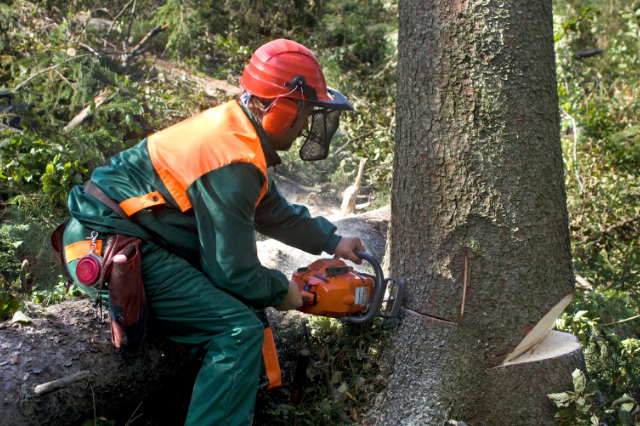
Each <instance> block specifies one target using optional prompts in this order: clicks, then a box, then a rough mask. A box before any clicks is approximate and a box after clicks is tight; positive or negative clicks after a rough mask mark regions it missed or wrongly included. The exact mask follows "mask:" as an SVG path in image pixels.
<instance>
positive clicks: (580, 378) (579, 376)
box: [571, 368, 587, 393]
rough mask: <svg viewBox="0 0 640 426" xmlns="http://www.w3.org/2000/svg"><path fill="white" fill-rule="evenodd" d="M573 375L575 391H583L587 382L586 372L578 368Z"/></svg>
mask: <svg viewBox="0 0 640 426" xmlns="http://www.w3.org/2000/svg"><path fill="white" fill-rule="evenodd" d="M571 376H572V377H573V388H574V390H575V392H576V393H582V391H583V390H584V388H585V386H586V384H587V379H586V378H585V377H584V373H583V372H582V371H581V370H579V369H577V368H576V370H575V371H574V372H573V373H572V374H571Z"/></svg>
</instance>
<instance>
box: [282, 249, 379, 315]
mask: <svg viewBox="0 0 640 426" xmlns="http://www.w3.org/2000/svg"><path fill="white" fill-rule="evenodd" d="M291 279H292V280H293V281H294V282H295V283H296V284H298V288H299V289H300V294H301V295H302V301H303V302H304V305H303V306H302V307H301V308H298V311H300V312H304V313H305V314H312V315H321V316H325V317H333V318H339V317H342V316H345V315H349V314H355V313H358V312H362V311H364V310H365V309H366V308H367V306H369V301H370V299H371V295H372V294H373V280H372V279H371V278H369V277H367V276H363V275H360V274H357V273H355V272H354V271H353V268H351V267H350V266H348V265H347V264H346V263H344V262H343V261H342V260H338V259H318V260H316V261H315V262H313V263H312V264H311V265H309V266H308V267H305V268H300V269H298V270H297V271H296V272H294V273H293V277H292V278H291Z"/></svg>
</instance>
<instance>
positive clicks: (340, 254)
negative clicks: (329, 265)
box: [334, 237, 365, 265]
mask: <svg viewBox="0 0 640 426" xmlns="http://www.w3.org/2000/svg"><path fill="white" fill-rule="evenodd" d="M354 250H360V251H365V249H364V246H363V245H362V241H360V238H358V237H342V238H341V239H340V241H338V245H337V246H336V249H335V251H334V254H335V256H334V258H336V259H338V258H341V259H347V260H350V261H352V262H353V263H355V264H356V265H360V264H361V263H362V259H360V258H359V257H358V256H356V254H355V253H354V252H353V251H354Z"/></svg>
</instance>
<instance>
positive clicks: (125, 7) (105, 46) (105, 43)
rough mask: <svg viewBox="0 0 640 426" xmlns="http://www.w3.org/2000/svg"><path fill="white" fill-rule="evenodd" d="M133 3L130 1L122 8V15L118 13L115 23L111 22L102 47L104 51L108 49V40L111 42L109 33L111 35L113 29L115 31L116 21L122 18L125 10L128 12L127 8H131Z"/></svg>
mask: <svg viewBox="0 0 640 426" xmlns="http://www.w3.org/2000/svg"><path fill="white" fill-rule="evenodd" d="M131 3H133V0H129V3H127V4H125V5H124V7H123V8H122V10H121V11H120V13H118V14H117V15H116V17H115V18H113V21H112V22H111V25H110V26H109V29H108V30H107V35H105V36H104V45H103V46H102V47H103V49H106V48H107V40H109V33H111V29H113V26H114V25H115V23H116V21H117V20H118V18H119V17H120V16H122V14H123V13H124V11H125V10H127V8H128V7H129V5H130V4H131Z"/></svg>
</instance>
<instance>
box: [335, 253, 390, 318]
mask: <svg viewBox="0 0 640 426" xmlns="http://www.w3.org/2000/svg"><path fill="white" fill-rule="evenodd" d="M353 252H354V253H355V254H356V256H358V257H359V258H360V259H362V260H366V261H367V262H369V263H370V264H371V266H372V267H373V271H374V272H375V277H373V278H374V279H373V295H372V296H371V300H370V301H369V309H368V310H367V313H366V314H364V315H354V316H347V317H344V319H345V321H347V322H350V323H352V324H364V323H365V322H369V321H371V320H372V319H373V317H375V316H376V314H377V313H378V310H379V309H380V305H381V304H382V298H383V296H384V286H383V282H384V274H383V272H382V267H381V266H380V263H378V261H377V260H376V259H375V257H373V256H371V255H370V254H369V253H365V252H363V251H360V250H357V249H356V250H353Z"/></svg>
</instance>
